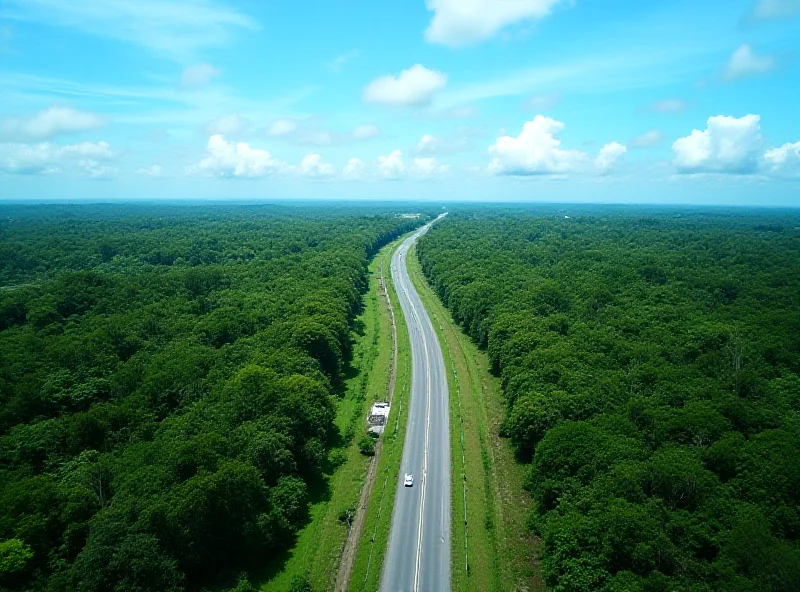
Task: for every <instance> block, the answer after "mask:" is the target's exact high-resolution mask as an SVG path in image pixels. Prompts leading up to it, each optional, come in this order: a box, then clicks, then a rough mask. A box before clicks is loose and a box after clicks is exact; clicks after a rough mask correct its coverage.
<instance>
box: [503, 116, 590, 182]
mask: <svg viewBox="0 0 800 592" xmlns="http://www.w3.org/2000/svg"><path fill="white" fill-rule="evenodd" d="M563 129H564V124H563V123H562V122H560V121H556V120H554V119H550V118H549V117H545V116H543V115H537V116H536V117H534V119H533V121H528V122H526V123H525V125H524V126H523V128H522V133H520V135H519V136H517V137H516V138H513V137H510V136H502V137H500V138H497V141H496V142H495V143H494V145H493V146H491V147H490V148H489V153H490V154H492V155H493V156H494V158H493V159H492V162H491V164H490V165H489V170H490V171H491V172H492V173H494V174H497V175H557V174H564V173H568V172H570V171H573V170H575V169H576V168H579V167H580V166H582V165H583V164H585V163H586V161H587V158H588V157H587V155H586V154H583V153H582V152H579V151H577V150H564V149H562V148H561V140H559V139H558V138H557V137H556V136H557V135H558V134H559V133H560V132H561V130H563Z"/></svg>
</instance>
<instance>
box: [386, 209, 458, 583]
mask: <svg viewBox="0 0 800 592" xmlns="http://www.w3.org/2000/svg"><path fill="white" fill-rule="evenodd" d="M443 216H444V215H443ZM443 216H439V218H437V220H439V219H441V218H442V217H443ZM435 222H436V220H434V222H431V223H430V224H426V225H425V226H423V227H422V228H420V229H419V230H418V231H417V232H415V233H414V234H413V235H412V236H410V237H409V238H407V239H406V240H405V241H404V242H403V244H402V245H401V246H400V247H399V248H398V249H397V251H395V253H394V255H393V256H392V279H393V281H394V286H395V290H396V292H397V297H398V299H399V301H400V306H401V307H402V309H403V314H404V315H405V318H406V324H407V325H408V334H409V338H410V343H411V360H412V367H411V404H410V408H409V413H408V423H407V428H406V439H405V444H404V446H403V460H402V462H401V464H400V479H399V482H398V483H397V495H396V497H395V502H394V509H393V511H392V526H391V530H390V532H389V546H388V549H387V551H386V557H385V559H384V563H383V575H382V578H381V592H446V591H448V590H450V418H449V409H448V390H447V374H446V373H445V367H444V359H443V358H442V350H441V348H440V347H439V340H438V339H437V337H436V332H435V331H434V330H433V325H432V324H431V320H430V318H429V317H428V313H427V312H426V311H425V307H424V306H423V305H422V301H421V300H420V299H419V295H418V294H417V291H416V290H415V289H414V286H413V285H412V283H411V279H410V278H409V276H408V268H407V267H406V258H407V254H408V250H409V249H410V248H411V247H412V245H414V243H415V242H416V241H417V239H419V237H420V236H422V235H423V234H425V233H426V232H427V231H428V229H429V228H430V226H431V224H433V223H435ZM406 473H411V474H412V475H414V486H413V487H404V485H403V477H404V476H405V474H406Z"/></svg>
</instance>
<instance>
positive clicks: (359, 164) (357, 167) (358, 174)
mask: <svg viewBox="0 0 800 592" xmlns="http://www.w3.org/2000/svg"><path fill="white" fill-rule="evenodd" d="M366 171H367V163H365V162H364V161H363V160H359V159H358V158H351V159H350V160H348V161H347V165H345V167H344V170H343V171H342V177H344V178H345V179H347V180H348V181H358V180H360V179H363V178H364V175H365V173H366Z"/></svg>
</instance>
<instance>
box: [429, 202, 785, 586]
mask: <svg viewBox="0 0 800 592" xmlns="http://www.w3.org/2000/svg"><path fill="white" fill-rule="evenodd" d="M418 253H419V257H420V260H421V263H422V267H423V270H424V273H425V274H426V276H427V277H428V279H429V280H430V282H431V284H432V285H433V286H434V288H435V289H436V290H437V291H438V293H439V295H440V297H441V298H442V300H443V301H444V303H445V304H446V305H447V306H448V307H449V309H450V310H451V311H452V313H453V315H454V317H455V319H456V320H457V322H459V323H460V324H461V325H462V326H463V327H464V329H465V330H466V331H467V332H468V333H469V335H471V336H472V338H473V339H474V340H475V341H476V342H477V343H479V344H480V345H481V346H483V347H485V348H487V350H488V353H489V356H490V359H491V362H492V364H493V366H494V370H495V371H496V372H497V373H498V374H499V375H500V376H501V377H502V385H503V390H504V394H505V400H506V403H507V417H506V419H505V423H504V425H503V428H502V431H503V435H504V436H507V437H508V438H510V439H511V441H512V442H513V445H514V446H515V447H516V450H517V453H518V456H519V458H520V460H521V462H525V463H529V464H530V470H529V473H528V479H527V488H528V489H529V490H530V492H531V494H532V496H533V499H534V501H535V510H534V511H533V512H532V514H531V515H530V517H529V522H530V527H531V529H532V530H533V532H534V533H536V534H537V535H538V536H540V537H541V539H542V541H543V543H542V544H543V558H542V571H543V574H544V577H545V580H546V582H547V584H548V586H549V588H550V589H551V590H552V591H553V592H578V591H594V590H599V591H606V592H712V591H715V592H716V591H719V592H778V591H781V592H792V591H795V592H796V591H797V590H800V546H799V545H798V543H799V542H800V415H799V414H800V214H799V213H798V212H796V211H745V210H720V211H716V212H714V211H711V212H703V211H699V210H692V209H682V210H681V209H673V210H663V211H658V210H653V209H640V210H638V211H637V210H635V209H631V208H562V209H561V211H559V210H558V209H557V208H549V209H542V210H528V211H523V210H504V211H500V210H497V209H495V210H486V209H483V210H480V209H475V210H462V211H461V212H460V213H455V214H451V215H450V216H449V217H448V218H447V219H446V220H444V221H443V222H441V223H439V224H437V225H436V226H435V227H434V228H433V229H432V230H431V232H430V233H429V234H428V235H427V236H425V237H424V238H423V239H422V240H421V242H420V244H419V247H418Z"/></svg>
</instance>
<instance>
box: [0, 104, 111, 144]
mask: <svg viewBox="0 0 800 592" xmlns="http://www.w3.org/2000/svg"><path fill="white" fill-rule="evenodd" d="M105 123H106V120H105V119H104V118H103V117H101V116H99V115H96V114H95V113H88V112H86V111H76V110H75V109H72V108H71V107H50V108H49V109H45V110H44V111H40V112H38V113H36V114H35V115H32V116H31V117H8V118H6V119H4V120H3V121H2V123H0V135H1V136H2V137H3V138H5V139H14V140H48V139H50V138H54V137H56V136H60V135H64V134H75V133H79V132H87V131H91V130H94V129H97V128H99V127H102V126H103V125H105Z"/></svg>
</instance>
